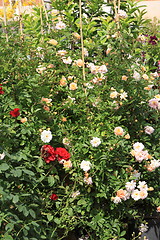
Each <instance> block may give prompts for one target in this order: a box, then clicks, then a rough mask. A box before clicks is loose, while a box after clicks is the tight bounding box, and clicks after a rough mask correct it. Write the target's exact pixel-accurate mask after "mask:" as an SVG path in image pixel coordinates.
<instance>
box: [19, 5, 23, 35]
mask: <svg viewBox="0 0 160 240" xmlns="http://www.w3.org/2000/svg"><path fill="white" fill-rule="evenodd" d="M21 6H22V3H21V0H19V1H18V11H19V29H20V35H21V36H20V38H21V39H23V26H22V11H21Z"/></svg>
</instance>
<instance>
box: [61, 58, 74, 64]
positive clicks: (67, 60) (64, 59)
mask: <svg viewBox="0 0 160 240" xmlns="http://www.w3.org/2000/svg"><path fill="white" fill-rule="evenodd" d="M62 61H63V62H64V63H65V64H71V63H72V59H71V57H68V58H62Z"/></svg>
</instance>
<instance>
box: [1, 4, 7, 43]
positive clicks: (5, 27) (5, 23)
mask: <svg viewBox="0 0 160 240" xmlns="http://www.w3.org/2000/svg"><path fill="white" fill-rule="evenodd" d="M2 4H3V12H4V31H5V33H6V41H7V42H8V33H7V16H6V6H5V3H4V0H2Z"/></svg>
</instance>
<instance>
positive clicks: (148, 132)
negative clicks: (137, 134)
mask: <svg viewBox="0 0 160 240" xmlns="http://www.w3.org/2000/svg"><path fill="white" fill-rule="evenodd" d="M144 131H145V133H147V134H149V135H150V134H152V133H153V132H154V128H153V127H151V126H146V127H145V128H144Z"/></svg>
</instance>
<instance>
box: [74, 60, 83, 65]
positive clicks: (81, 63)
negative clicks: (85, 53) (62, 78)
mask: <svg viewBox="0 0 160 240" xmlns="http://www.w3.org/2000/svg"><path fill="white" fill-rule="evenodd" d="M74 63H75V65H77V66H78V67H82V66H83V61H82V59H78V60H75V61H74Z"/></svg>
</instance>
